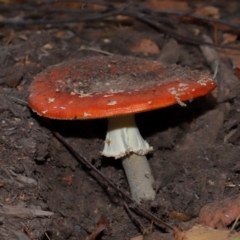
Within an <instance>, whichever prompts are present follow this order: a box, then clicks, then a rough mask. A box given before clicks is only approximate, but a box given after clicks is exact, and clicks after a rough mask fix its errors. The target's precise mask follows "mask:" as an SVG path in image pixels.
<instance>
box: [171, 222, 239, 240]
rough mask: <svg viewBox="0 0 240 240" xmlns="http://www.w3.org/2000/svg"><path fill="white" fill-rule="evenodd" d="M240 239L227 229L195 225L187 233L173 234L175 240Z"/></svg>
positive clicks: (177, 232) (236, 234) (237, 234)
mask: <svg viewBox="0 0 240 240" xmlns="http://www.w3.org/2000/svg"><path fill="white" fill-rule="evenodd" d="M238 237H240V233H236V232H231V231H230V230H228V229H224V230H223V229H222V230H220V229H213V228H210V227H206V226H202V225H196V226H193V228H191V229H190V230H188V231H184V232H180V231H178V230H177V231H176V232H175V240H234V239H236V240H237V239H238Z"/></svg>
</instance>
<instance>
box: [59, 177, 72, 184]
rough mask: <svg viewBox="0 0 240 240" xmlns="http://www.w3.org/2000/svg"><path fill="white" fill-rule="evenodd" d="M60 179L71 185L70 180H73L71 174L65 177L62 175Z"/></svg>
mask: <svg viewBox="0 0 240 240" xmlns="http://www.w3.org/2000/svg"><path fill="white" fill-rule="evenodd" d="M62 180H63V181H65V182H67V184H68V185H71V184H72V182H73V176H72V175H70V176H67V177H63V178H62Z"/></svg>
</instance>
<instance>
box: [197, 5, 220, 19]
mask: <svg viewBox="0 0 240 240" xmlns="http://www.w3.org/2000/svg"><path fill="white" fill-rule="evenodd" d="M195 14H196V15H200V16H205V17H212V18H215V19H219V18H220V13H219V9H218V8H216V7H213V6H205V7H200V8H199V9H197V10H196V11H195Z"/></svg>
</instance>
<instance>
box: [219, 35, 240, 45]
mask: <svg viewBox="0 0 240 240" xmlns="http://www.w3.org/2000/svg"><path fill="white" fill-rule="evenodd" d="M237 38H238V35H237V34H233V33H224V34H223V42H222V44H227V43H232V42H236V40H237Z"/></svg>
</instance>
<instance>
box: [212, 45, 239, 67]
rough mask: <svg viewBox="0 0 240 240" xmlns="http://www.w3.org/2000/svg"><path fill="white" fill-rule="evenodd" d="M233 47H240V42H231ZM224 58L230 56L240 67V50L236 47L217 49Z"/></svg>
mask: <svg viewBox="0 0 240 240" xmlns="http://www.w3.org/2000/svg"><path fill="white" fill-rule="evenodd" d="M231 46H233V47H237V48H240V43H234V44H231ZM216 50H217V51H218V53H219V55H220V56H221V57H222V58H230V59H231V60H232V62H233V64H234V65H235V66H236V67H238V68H240V57H239V50H235V49H219V48H218V49H216Z"/></svg>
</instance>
